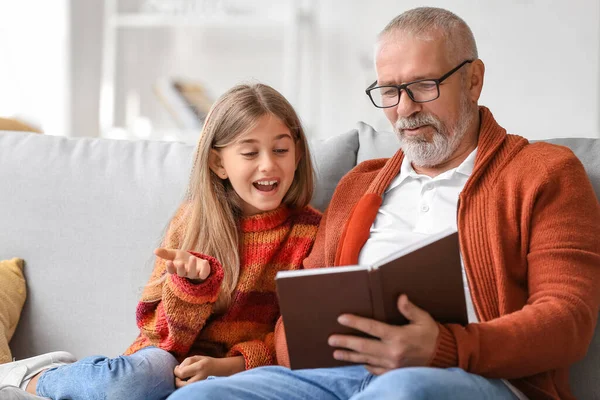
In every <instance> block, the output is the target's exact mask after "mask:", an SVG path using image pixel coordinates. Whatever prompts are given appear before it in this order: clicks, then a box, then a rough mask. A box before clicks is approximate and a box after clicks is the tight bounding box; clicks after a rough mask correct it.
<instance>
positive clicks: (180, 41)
mask: <svg viewBox="0 0 600 400" xmlns="http://www.w3.org/2000/svg"><path fill="white" fill-rule="evenodd" d="M110 1H116V0H70V1H69V0H53V1H52V2H47V1H42V0H20V1H18V2H15V1H9V0H0V52H1V53H0V54H3V55H4V57H3V58H4V59H5V60H6V61H5V62H3V63H2V65H0V87H2V91H1V92H0V116H20V117H23V118H24V119H28V120H29V121H31V122H32V123H33V124H34V125H37V126H39V127H41V128H42V129H43V130H44V131H45V132H46V133H48V134H55V135H66V136H90V137H97V136H101V135H105V136H106V135H109V134H111V132H112V134H113V135H116V136H118V135H123V137H124V138H125V137H126V138H136V137H138V136H139V137H145V136H144V135H147V134H150V136H151V138H153V139H156V138H158V139H160V138H165V139H169V138H170V139H176V140H181V139H184V140H189V141H193V140H194V138H193V137H191V136H190V134H188V136H185V137H177V136H176V135H171V136H170V137H167V136H164V135H163V133H165V132H177V130H179V129H182V128H181V125H180V124H177V121H176V119H174V118H173V114H172V112H170V111H169V109H168V108H167V107H166V106H165V102H164V99H163V100H161V99H160V96H157V94H156V92H157V91H159V90H158V89H157V84H158V83H159V82H163V81H164V80H165V79H166V80H173V79H183V80H185V81H187V82H192V83H194V84H198V85H200V86H201V87H202V88H204V89H205V90H206V93H207V95H208V96H209V97H210V96H212V97H216V96H218V95H219V94H221V93H222V92H223V91H224V90H226V89H227V88H228V87H230V86H232V85H234V84H235V83H238V82H240V81H255V80H258V81H263V82H266V83H269V84H271V85H273V86H274V87H276V88H277V89H279V90H281V91H282V92H283V93H284V94H285V95H286V96H288V97H289V98H290V99H291V100H292V101H293V103H294V105H295V106H296V107H297V109H298V111H299V113H300V115H301V118H302V119H303V121H304V123H305V124H306V126H307V128H308V132H309V134H310V135H311V136H312V137H313V138H323V137H328V136H333V135H335V134H339V133H341V132H344V131H346V130H348V129H350V128H352V127H353V126H354V124H355V122H356V121H357V120H359V119H360V120H364V121H365V122H368V123H370V124H372V125H373V126H375V127H377V128H380V129H386V130H389V125H388V123H387V121H386V120H385V119H384V118H383V113H381V112H380V111H379V110H377V109H375V108H374V107H372V105H371V104H370V103H369V101H368V98H367V97H366V96H365V95H364V89H365V87H366V86H367V85H368V84H370V83H371V82H372V81H373V80H374V79H375V74H374V70H373V65H372V64H373V54H372V45H373V42H374V38H375V35H376V34H377V33H378V32H379V31H380V30H381V29H382V28H383V26H385V24H386V23H387V22H388V21H389V20H390V19H391V18H392V17H393V16H395V15H397V14H399V13H401V12H402V11H404V10H406V9H409V8H412V7H416V6H419V5H422V4H423V3H422V2H420V1H413V0H402V1H400V0H372V1H369V2H366V1H357V0H356V1H348V0H321V1H317V0H312V1H311V0H302V1H299V2H296V1H294V0H285V1H275V0H271V1H269V0H261V1H255V2H250V1H245V2H244V1H233V0H229V1H225V0H222V1H217V0H213V1H210V0H195V3H194V4H195V8H194V9H190V8H188V9H186V10H185V11H187V12H190V10H191V11H192V12H193V15H192V17H193V16H198V15H199V14H200V13H202V12H207V11H208V12H210V13H212V17H214V16H215V15H216V17H217V18H214V20H210V18H212V17H211V16H209V17H208V18H206V19H204V20H202V17H201V18H199V19H200V20H201V21H208V22H207V23H206V24H202V23H196V24H190V23H183V24H171V25H169V24H163V25H164V26H159V27H150V26H146V27H143V28H139V26H138V27H136V28H132V27H131V26H130V27H124V28H119V29H118V30H116V32H117V33H116V43H117V46H116V48H117V50H116V52H115V63H114V65H115V74H114V78H115V79H114V95H111V98H113V99H114V107H110V108H111V110H113V111H114V112H113V117H114V118H113V119H112V123H113V124H114V125H116V126H120V127H123V128H128V129H129V130H131V129H137V132H136V134H137V136H136V135H133V134H131V132H130V131H127V130H124V131H122V130H117V131H111V132H108V133H107V132H103V131H102V129H101V117H100V115H101V107H100V104H101V84H102V81H103V76H104V75H103V61H104V62H105V60H106V52H105V49H104V50H103V44H105V37H106V31H105V25H104V12H105V10H106V8H107V4H108V3H110ZM178 1H179V3H177V2H178ZM193 1H194V0H187V4H188V7H189V4H191V2H193ZM117 3H118V7H117V8H118V10H117V11H119V12H124V13H130V12H132V11H139V10H140V9H141V8H142V7H143V6H146V7H148V4H150V3H151V5H154V6H155V8H156V7H158V6H160V5H161V2H160V1H157V0H155V1H153V2H152V1H144V0H119V1H118V2H117ZM167 3H170V5H171V6H173V5H176V4H179V5H180V7H183V6H182V4H184V3H185V0H171V1H169V2H165V1H163V2H162V6H164V7H166V6H165V4H167ZM157 5H158V6H157ZM224 5H226V6H227V7H228V9H229V10H233V11H235V12H238V14H240V13H241V14H243V13H244V12H246V11H248V10H249V9H251V8H252V7H256V8H257V9H258V11H254V13H253V14H250V15H249V17H248V18H250V19H252V18H259V19H260V18H261V15H263V14H262V13H264V12H271V11H272V9H273V8H274V7H275V8H276V9H277V10H276V11H275V12H274V15H275V19H277V18H278V17H277V16H278V15H279V16H284V17H286V18H287V17H288V16H289V15H292V17H294V18H297V19H294V21H296V23H298V26H299V28H298V31H297V34H298V37H297V38H295V39H296V40H292V41H291V42H289V41H286V40H287V39H286V34H287V33H288V32H289V26H288V25H286V22H285V21H286V20H285V18H283V19H282V21H284V22H279V23H267V24H265V25H262V26H261V25H260V24H259V23H254V24H252V23H250V24H242V23H237V22H235V21H234V22H233V23H231V21H230V20H229V19H223V18H221V16H220V14H219V11H220V10H222V8H223V7H224ZM427 5H431V6H439V7H445V8H448V9H450V10H451V11H453V12H455V13H457V14H458V15H459V16H461V17H463V18H464V19H465V20H466V21H467V23H468V24H469V25H470V26H471V28H472V29H473V31H474V34H475V37H476V38H477V40H478V47H479V52H480V57H481V58H482V59H483V61H484V62H485V63H486V68H487V69H486V82H485V85H484V91H483V95H482V99H481V104H484V105H487V106H489V107H490V108H491V109H492V110H494V114H495V116H496V118H497V119H498V120H499V121H502V123H503V125H504V126H505V127H506V128H507V129H508V130H509V131H510V132H514V133H518V134H521V135H524V136H526V137H528V138H531V139H538V138H549V137H600V112H599V108H600V23H599V22H600V2H598V1H597V0H555V1H551V2H548V1H546V0H510V1H507V0H487V1H480V0H454V1H452V2H448V1H447V0H431V1H429V2H427ZM203 7H204V8H203ZM210 7H213V8H212V9H211V8H210ZM219 7H220V8H219ZM286 7H288V8H286ZM294 7H297V8H298V9H300V12H298V13H297V14H287V13H288V12H290V11H289V10H290V9H294ZM146 10H147V8H146ZM261 10H262V11H261ZM265 10H266V11H265ZM154 11H156V10H154ZM163 11H164V10H163ZM170 12H172V10H170ZM178 12H181V10H179V11H178ZM238 16H240V15H237V16H234V17H238ZM240 17H243V15H242V16H240ZM234 19H235V18H234ZM158 25H161V24H158ZM289 43H292V44H297V45H298V46H302V47H301V48H299V49H296V48H292V49H290V48H289ZM296 51H297V52H296ZM289 54H297V57H298V59H297V63H296V65H295V66H294V65H292V66H291V67H290V65H289V62H288V61H287V59H286V55H289ZM286 63H287V64H286ZM104 68H106V63H105V67H104ZM290 68H291V70H292V72H293V73H294V74H295V75H294V76H296V77H298V84H297V85H296V86H294V85H290V83H289V82H290V79H289V77H290V75H289V69H290ZM286 74H287V75H286ZM105 98H106V96H105ZM105 110H106V107H105ZM150 132H153V133H150ZM165 134H166V133H165ZM161 135H163V136H161ZM192 135H193V133H192Z"/></svg>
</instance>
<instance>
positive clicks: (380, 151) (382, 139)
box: [356, 121, 400, 164]
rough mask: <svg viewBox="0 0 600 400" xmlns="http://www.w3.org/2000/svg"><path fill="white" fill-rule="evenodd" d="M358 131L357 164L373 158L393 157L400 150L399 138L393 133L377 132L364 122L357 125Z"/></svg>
mask: <svg viewBox="0 0 600 400" xmlns="http://www.w3.org/2000/svg"><path fill="white" fill-rule="evenodd" d="M356 130H357V131H358V142H359V147H358V154H357V155H356V163H357V164H360V163H361V162H363V161H366V160H371V159H373V158H388V157H391V156H393V155H394V153H396V151H398V149H399V148H400V142H399V141H398V137H397V136H396V135H395V134H394V133H392V132H385V131H376V130H375V129H373V127H372V126H371V125H369V124H365V123H364V122H362V121H361V122H358V123H357V124H356Z"/></svg>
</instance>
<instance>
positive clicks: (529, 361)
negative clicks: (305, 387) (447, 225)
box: [275, 107, 600, 400]
mask: <svg viewBox="0 0 600 400" xmlns="http://www.w3.org/2000/svg"><path fill="white" fill-rule="evenodd" d="M480 116H481V124H480V132H479V140H478V150H477V158H476V160H475V167H474V170H473V174H472V175H471V177H470V178H469V181H468V182H467V183H466V185H465V187H464V189H463V191H462V193H461V194H460V197H459V206H458V214H457V223H458V232H459V242H460V250H461V254H462V257H463V262H464V267H465V270H466V273H467V276H468V279H469V286H470V289H471V295H472V297H473V303H474V306H475V311H476V313H477V317H478V319H479V321H481V322H480V323H474V324H469V325H467V326H466V327H463V326H460V325H455V324H445V325H439V328H440V334H439V337H438V343H437V348H436V350H435V354H434V358H433V359H432V360H431V365H432V366H436V367H460V368H462V369H464V370H466V371H468V372H472V373H475V374H478V375H482V376H484V377H488V378H504V379H509V380H510V382H511V383H513V384H514V385H515V386H516V387H518V388H519V389H520V390H521V391H522V392H523V393H525V395H527V397H529V398H530V399H532V400H534V399H572V398H573V396H572V394H571V391H570V390H569V380H568V374H569V366H570V365H571V364H572V363H573V362H575V361H576V360H578V359H580V358H582V357H583V356H584V354H585V353H586V351H587V347H588V345H589V343H590V341H591V338H592V335H593V334H594V326H595V324H596V319H597V317H598V308H599V304H600V285H599V284H598V282H600V240H599V238H600V204H599V203H598V200H597V198H596V196H595V194H594V191H593V189H592V186H591V184H590V181H589V179H588V177H587V175H586V173H585V171H584V169H583V166H582V165H581V162H580V161H579V160H578V159H577V158H576V157H575V155H574V154H573V153H572V152H571V150H569V149H568V148H565V147H561V146H555V145H551V144H548V143H543V142H540V143H534V144H529V143H528V142H527V140H526V139H524V138H522V137H519V136H515V135H508V134H507V133H506V131H505V130H504V129H503V128H502V127H501V126H500V125H498V124H497V123H496V121H495V120H494V118H493V116H492V113H491V112H490V111H489V110H488V109H487V108H485V107H481V108H480ZM402 159H403V154H402V151H399V152H398V153H396V155H395V156H394V157H392V158H390V159H387V160H384V159H379V160H370V161H365V162H364V163H362V164H360V165H359V166H357V167H356V168H355V169H354V170H352V171H351V172H350V173H348V174H347V175H346V176H345V177H344V178H343V179H342V181H341V182H340V184H339V185H338V187H337V188H336V191H335V193H334V195H333V198H332V200H331V203H330V204H329V208H328V209H327V211H326V212H325V214H324V216H323V221H322V223H321V226H320V228H319V232H318V233H317V239H316V241H315V246H314V249H313V251H312V252H311V254H310V256H309V257H308V258H307V259H306V260H305V262H304V267H305V268H319V267H324V266H330V265H352V264H355V263H356V262H357V260H358V255H359V253H360V250H361V248H362V247H363V245H364V243H365V242H366V240H367V239H368V237H369V230H370V227H371V225H372V223H373V221H374V219H375V216H376V214H377V210H378V209H379V206H380V205H381V201H382V194H383V192H384V190H385V189H386V188H387V186H388V185H389V184H390V182H391V181H392V179H393V178H394V177H395V176H396V175H397V174H398V173H399V171H400V165H401V164H402ZM275 344H276V346H277V347H276V348H277V359H278V361H279V363H280V364H283V365H289V357H288V354H287V347H286V344H285V334H284V327H283V324H281V320H280V321H279V322H278V324H277V328H276V333H275Z"/></svg>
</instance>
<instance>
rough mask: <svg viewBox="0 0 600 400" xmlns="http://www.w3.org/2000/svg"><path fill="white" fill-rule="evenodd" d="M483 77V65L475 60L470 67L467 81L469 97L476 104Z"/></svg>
mask: <svg viewBox="0 0 600 400" xmlns="http://www.w3.org/2000/svg"><path fill="white" fill-rule="evenodd" d="M484 75H485V65H484V64H483V61H481V60H479V59H477V60H475V61H473V63H472V65H471V76H470V78H471V79H470V81H469V87H468V89H469V97H470V98H471V100H472V101H474V102H475V103H477V101H479V96H480V95H481V90H482V89H483V77H484Z"/></svg>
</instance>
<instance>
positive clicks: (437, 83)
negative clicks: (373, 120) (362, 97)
mask: <svg viewBox="0 0 600 400" xmlns="http://www.w3.org/2000/svg"><path fill="white" fill-rule="evenodd" d="M473 61H475V60H465V61H463V62H461V63H460V64H458V65H457V66H456V67H454V68H452V69H451V70H450V71H448V72H447V73H445V74H444V75H442V76H441V77H440V78H438V79H419V80H417V81H412V82H408V83H403V84H402V85H383V86H375V85H377V81H375V82H373V83H372V84H370V85H369V87H368V88H366V89H365V93H366V94H367V96H369V99H371V103H373V105H374V106H375V107H377V108H390V107H396V106H397V105H398V104H399V103H400V95H401V94H402V91H403V90H404V91H405V92H406V94H408V97H410V99H411V100H412V101H414V102H415V103H428V102H430V101H434V100H436V99H437V98H438V97H440V84H441V83H442V82H443V81H445V80H446V79H448V78H449V77H450V76H451V75H452V74H453V73H455V72H456V71H458V70H459V69H461V68H462V66H463V65H465V64H469V63H472V62H473ZM419 82H435V86H436V89H437V96H435V97H434V98H433V99H430V100H424V101H419V100H415V98H414V96H413V93H412V91H411V90H410V88H409V87H408V86H410V85H412V84H414V83H419ZM382 88H396V89H397V90H398V101H397V102H396V103H395V104H391V105H389V106H378V105H377V104H376V103H375V100H373V97H372V96H371V92H372V91H373V90H376V89H382Z"/></svg>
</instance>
